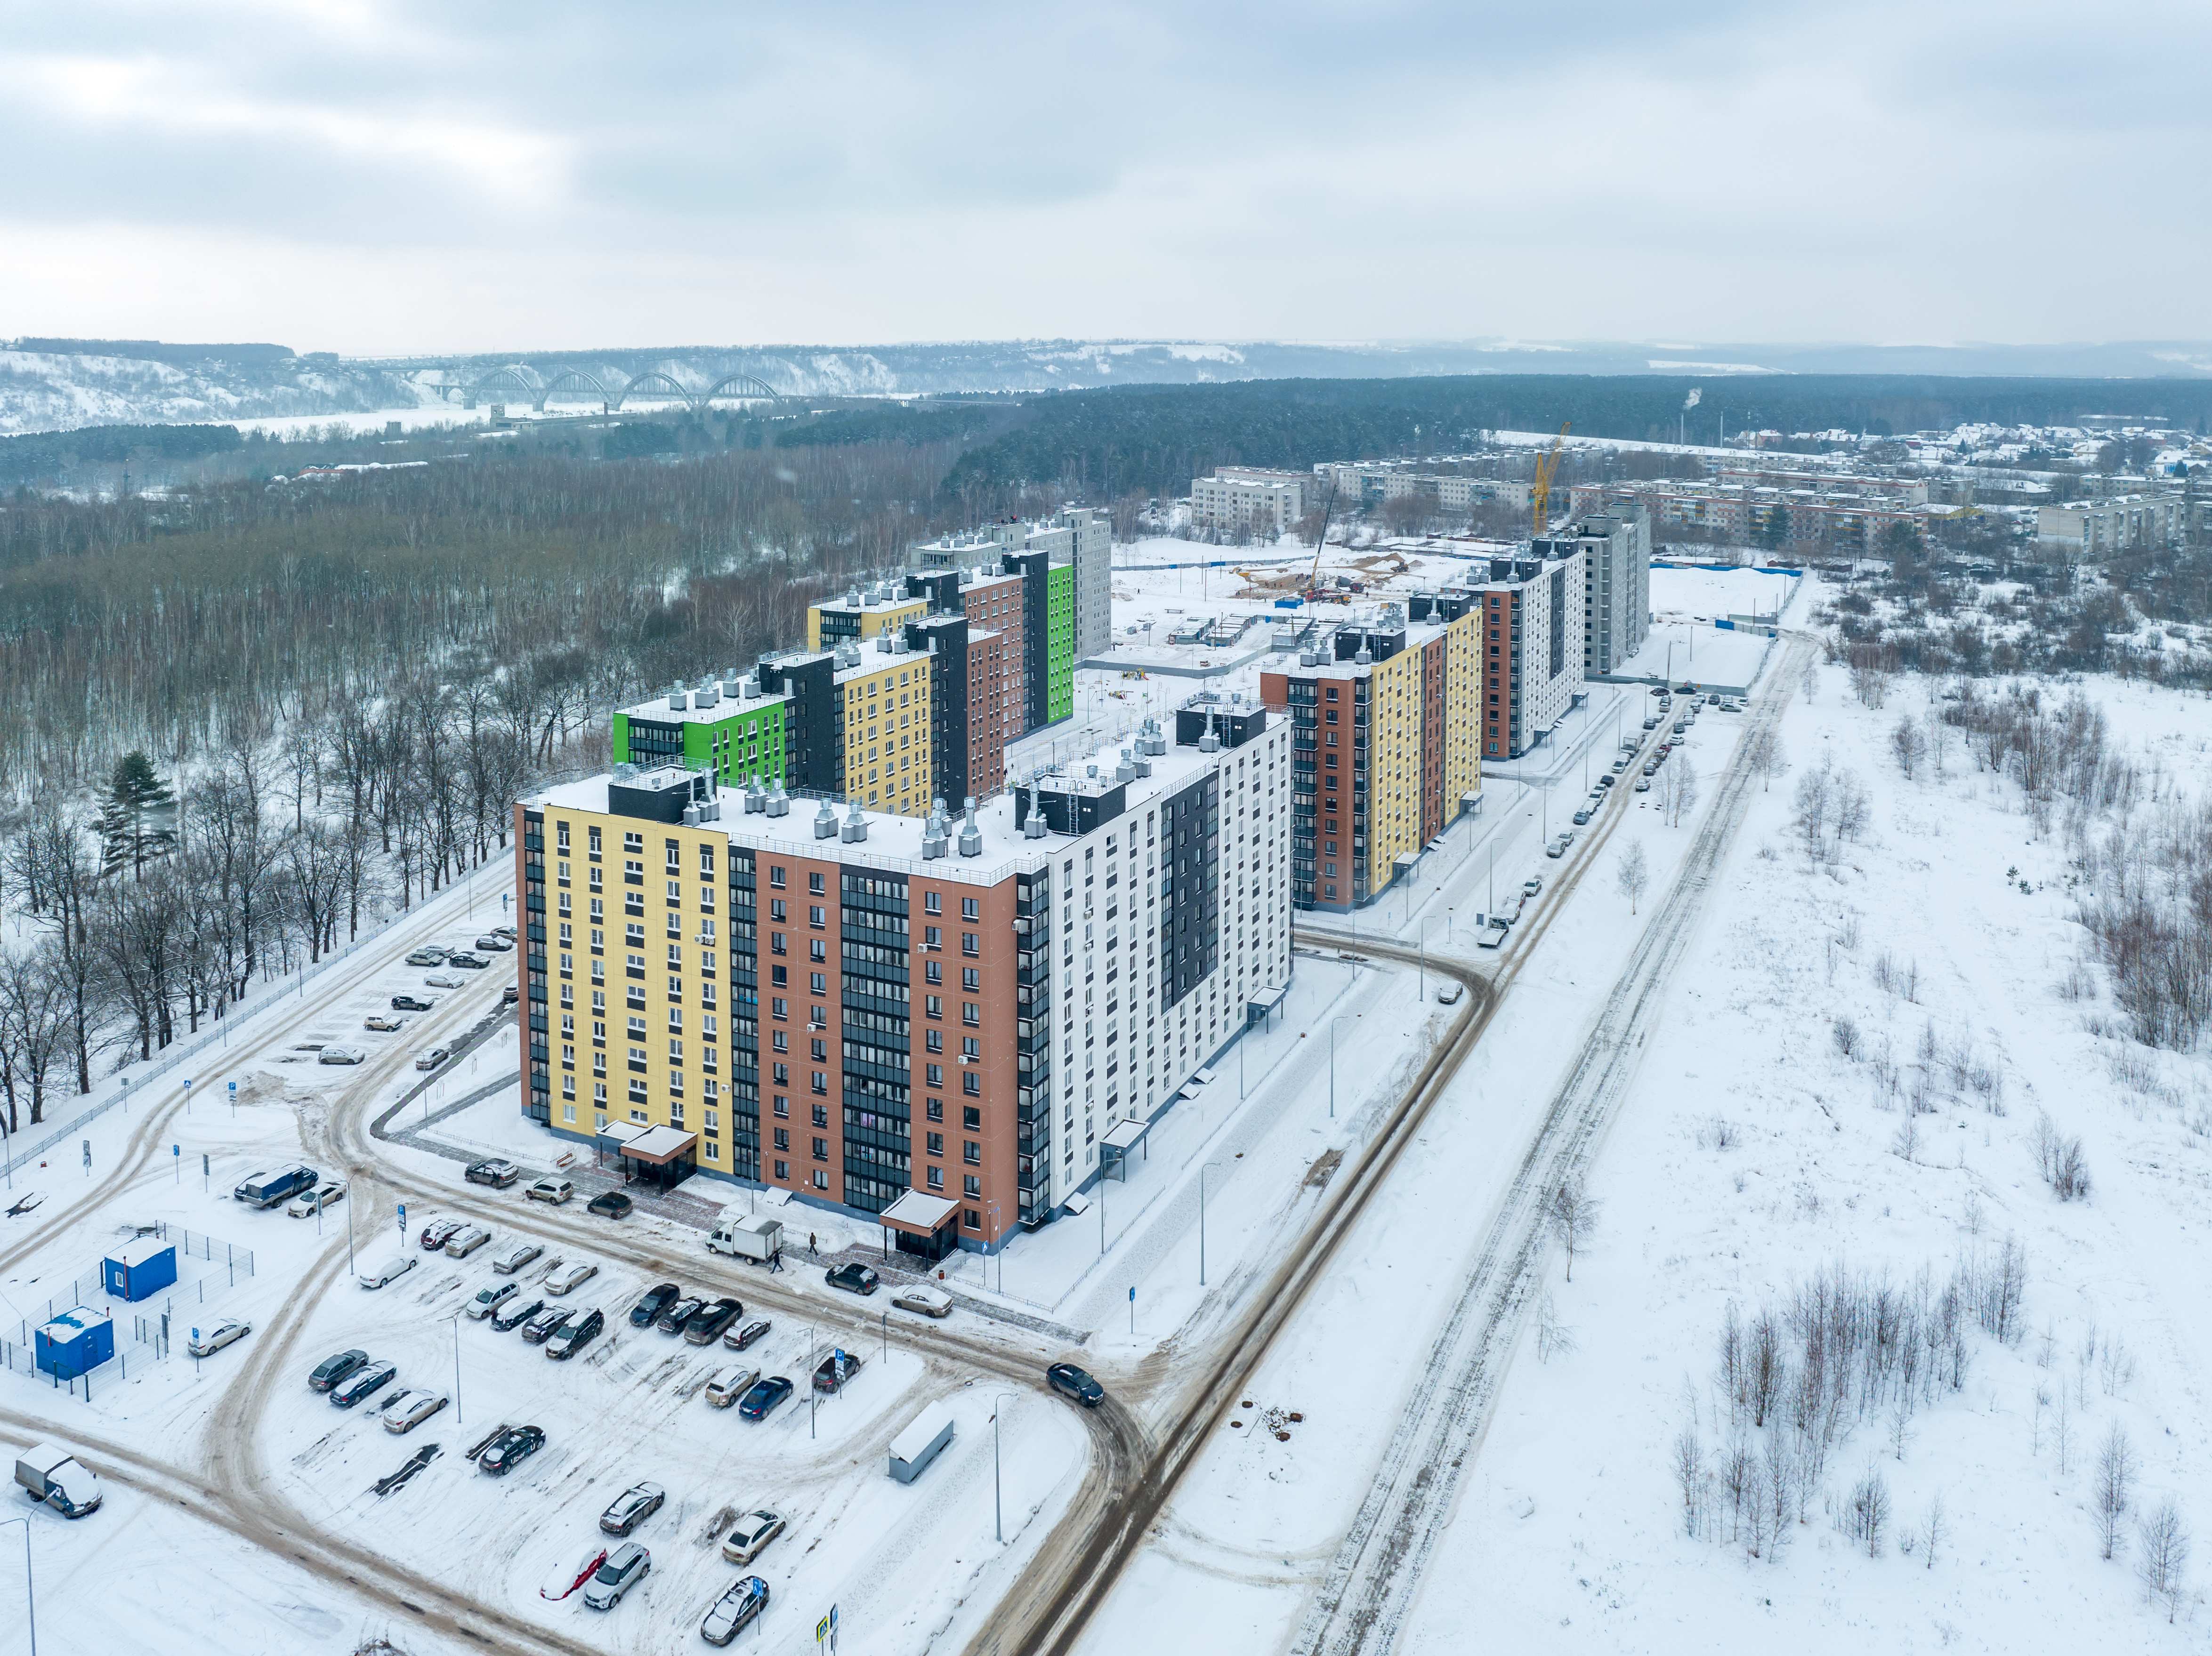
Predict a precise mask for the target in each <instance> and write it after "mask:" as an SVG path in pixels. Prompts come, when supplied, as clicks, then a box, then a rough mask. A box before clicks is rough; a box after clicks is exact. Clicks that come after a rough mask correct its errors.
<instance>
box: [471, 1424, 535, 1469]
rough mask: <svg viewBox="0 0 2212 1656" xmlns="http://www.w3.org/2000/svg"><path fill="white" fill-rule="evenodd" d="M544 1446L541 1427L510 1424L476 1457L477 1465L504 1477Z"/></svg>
mask: <svg viewBox="0 0 2212 1656" xmlns="http://www.w3.org/2000/svg"><path fill="white" fill-rule="evenodd" d="M544 1447H545V1431H544V1428H543V1427H538V1426H510V1427H508V1428H507V1429H506V1430H505V1431H504V1432H501V1434H500V1435H498V1436H497V1437H495V1438H494V1439H493V1440H492V1441H491V1444H490V1447H488V1448H486V1449H485V1450H484V1452H483V1453H482V1454H480V1455H478V1456H477V1466H478V1467H479V1468H480V1469H481V1470H483V1471H487V1472H489V1473H490V1474H491V1475H492V1476H493V1477H506V1476H507V1474H508V1473H509V1472H511V1471H513V1470H514V1469H515V1468H516V1467H517V1466H520V1465H521V1464H522V1463H523V1462H524V1461H526V1460H527V1459H530V1457H531V1456H532V1455H534V1454H536V1453H538V1451H539V1450H540V1449H542V1448H544Z"/></svg>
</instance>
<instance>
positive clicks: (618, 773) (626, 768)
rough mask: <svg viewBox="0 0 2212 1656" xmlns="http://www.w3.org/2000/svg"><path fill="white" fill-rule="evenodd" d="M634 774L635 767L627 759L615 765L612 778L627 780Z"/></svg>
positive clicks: (635, 772)
mask: <svg viewBox="0 0 2212 1656" xmlns="http://www.w3.org/2000/svg"><path fill="white" fill-rule="evenodd" d="M636 774H637V767H636V766H635V765H633V764H631V763H630V762H629V761H628V760H627V759H625V760H624V761H623V762H622V763H621V764H619V765H617V766H616V767H615V770H614V778H615V780H616V781H617V782H627V781H629V780H630V779H632V778H634V777H635V776H636Z"/></svg>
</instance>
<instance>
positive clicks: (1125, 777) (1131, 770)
mask: <svg viewBox="0 0 2212 1656" xmlns="http://www.w3.org/2000/svg"><path fill="white" fill-rule="evenodd" d="M1114 779H1115V781H1116V782H1133V781H1135V780H1136V779H1137V760H1136V755H1134V754H1133V753H1132V752H1131V751H1130V750H1129V749H1127V748H1124V749H1121V763H1120V764H1118V765H1116V766H1115V767H1114Z"/></svg>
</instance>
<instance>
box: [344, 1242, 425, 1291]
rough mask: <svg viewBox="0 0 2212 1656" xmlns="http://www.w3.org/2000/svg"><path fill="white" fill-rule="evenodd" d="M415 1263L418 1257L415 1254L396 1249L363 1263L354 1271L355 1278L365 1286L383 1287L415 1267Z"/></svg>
mask: <svg viewBox="0 0 2212 1656" xmlns="http://www.w3.org/2000/svg"><path fill="white" fill-rule="evenodd" d="M415 1265H416V1259H415V1256H414V1255H413V1254H411V1253H399V1252H398V1251H397V1250H394V1251H393V1252H392V1253H388V1254H386V1255H385V1256H384V1257H383V1258H381V1259H372V1260H370V1261H369V1262H368V1264H367V1265H362V1267H361V1269H360V1270H359V1271H356V1272H355V1273H354V1280H355V1281H356V1282H357V1283H360V1284H361V1285H362V1287H363V1288H382V1287H383V1286H384V1285H385V1284H386V1283H389V1282H393V1281H396V1280H397V1279H398V1278H399V1277H404V1276H405V1275H406V1274H407V1273H408V1272H409V1271H412V1270H414V1269H415Z"/></svg>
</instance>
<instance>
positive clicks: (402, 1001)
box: [392, 995, 438, 1012]
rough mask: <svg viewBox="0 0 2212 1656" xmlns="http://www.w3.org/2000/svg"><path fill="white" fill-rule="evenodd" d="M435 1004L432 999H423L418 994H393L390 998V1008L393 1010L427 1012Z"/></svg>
mask: <svg viewBox="0 0 2212 1656" xmlns="http://www.w3.org/2000/svg"><path fill="white" fill-rule="evenodd" d="M436 1004H438V1003H437V1002H435V1001H434V1000H425V999H424V998H422V996H420V995H394V996H393V997H392V1010H393V1011H395V1012H427V1011H428V1010H430V1009H431V1008H432V1007H433V1006H435V1005H436Z"/></svg>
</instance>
